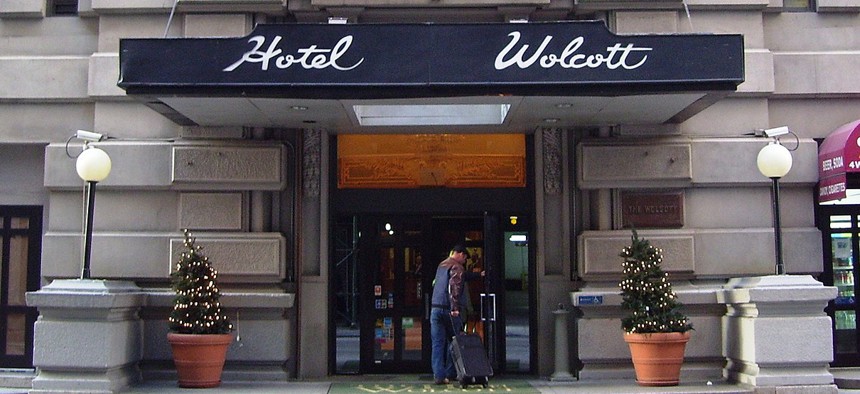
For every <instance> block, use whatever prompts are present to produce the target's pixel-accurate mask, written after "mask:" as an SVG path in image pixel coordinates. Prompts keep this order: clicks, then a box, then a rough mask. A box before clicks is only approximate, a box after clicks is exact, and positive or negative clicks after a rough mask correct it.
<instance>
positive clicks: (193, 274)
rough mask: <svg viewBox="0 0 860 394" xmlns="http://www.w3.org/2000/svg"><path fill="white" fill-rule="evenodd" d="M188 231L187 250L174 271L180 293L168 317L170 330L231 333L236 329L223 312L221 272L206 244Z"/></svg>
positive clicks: (172, 277)
mask: <svg viewBox="0 0 860 394" xmlns="http://www.w3.org/2000/svg"><path fill="white" fill-rule="evenodd" d="M183 233H184V234H185V241H184V246H185V249H186V250H185V251H184V252H182V257H181V258H180V259H179V262H177V263H176V271H174V272H173V273H171V274H170V279H171V286H172V288H173V291H174V292H175V293H176V296H175V297H174V298H173V311H172V312H171V313H170V318H169V319H168V322H169V325H170V330H171V331H173V332H176V333H180V334H227V333H229V332H230V331H232V330H233V325H232V324H231V323H230V319H229V318H227V316H225V315H224V314H222V312H221V302H220V301H219V298H220V297H221V293H220V291H219V290H218V285H217V279H218V272H217V271H216V270H215V268H213V267H212V264H211V263H210V262H209V258H208V257H206V256H204V255H203V253H202V249H203V247H202V246H199V245H195V238H193V237H192V236H191V232H190V231H189V230H188V229H185V230H183Z"/></svg>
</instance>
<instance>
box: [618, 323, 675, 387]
mask: <svg viewBox="0 0 860 394" xmlns="http://www.w3.org/2000/svg"><path fill="white" fill-rule="evenodd" d="M689 340H690V332H689V331H687V332H684V333H680V332H667V333H650V334H627V333H625V334H624V341H625V342H627V344H628V345H629V346H630V355H631V356H632V357H633V368H634V369H635V370H636V382H637V383H639V385H640V386H677V385H678V382H679V381H680V376H681V364H682V363H683V362H684V349H685V348H686V346H687V341H689Z"/></svg>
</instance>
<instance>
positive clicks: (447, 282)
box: [430, 245, 483, 384]
mask: <svg viewBox="0 0 860 394" xmlns="http://www.w3.org/2000/svg"><path fill="white" fill-rule="evenodd" d="M468 258H469V251H468V250H466V248H465V247H464V246H463V245H457V246H454V248H452V249H451V253H450V254H449V256H448V258H447V259H445V260H443V261H442V262H441V263H439V266H438V267H437V268H436V278H435V279H434V281H433V297H432V298H431V309H430V338H431V340H432V352H431V364H432V366H433V379H434V380H435V383H436V384H448V382H449V379H450V378H453V377H455V376H456V375H457V373H456V370H455V369H454V362H453V360H452V359H451V354H450V352H449V350H448V346H449V344H450V342H451V337H452V336H454V335H455V333H456V332H460V331H462V330H463V320H462V318H461V317H460V310H462V309H463V308H465V307H466V306H465V293H464V291H463V283H464V281H465V280H467V279H472V275H469V277H468V278H467V273H466V269H465V267H464V263H465V262H466V259H468ZM474 275H476V276H483V272H481V274H480V275H478V274H474Z"/></svg>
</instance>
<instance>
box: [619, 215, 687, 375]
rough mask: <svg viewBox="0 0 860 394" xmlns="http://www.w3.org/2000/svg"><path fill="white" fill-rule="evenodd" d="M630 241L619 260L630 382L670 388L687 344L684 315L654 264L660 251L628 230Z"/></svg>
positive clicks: (658, 258)
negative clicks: (631, 369) (633, 378)
mask: <svg viewBox="0 0 860 394" xmlns="http://www.w3.org/2000/svg"><path fill="white" fill-rule="evenodd" d="M631 239H632V242H631V245H630V246H627V247H625V248H624V249H623V250H622V251H621V254H620V256H621V257H622V258H623V259H624V261H623V274H624V278H623V279H622V280H621V282H620V283H619V286H620V287H621V296H622V302H621V307H622V308H624V309H625V310H626V311H627V312H628V314H627V315H626V316H625V317H624V318H622V319H621V327H622V328H623V329H624V340H625V341H626V342H627V344H628V345H629V347H630V353H631V356H632V358H633V367H634V369H635V370H636V381H637V383H639V384H640V385H642V386H674V385H677V384H678V382H679V380H680V379H679V377H680V374H681V364H682V362H683V361H684V350H685V347H686V344H687V341H689V339H690V330H692V329H693V325H692V324H690V321H689V319H688V318H687V316H685V315H684V314H682V313H681V312H680V311H679V308H680V307H681V304H680V303H679V302H678V301H677V299H676V297H675V292H674V291H673V290H672V284H671V283H670V282H669V279H668V274H667V273H665V272H663V270H662V268H661V267H660V263H661V262H662V260H663V256H662V254H663V251H662V250H661V249H659V248H656V247H654V246H652V245H651V244H650V242H648V240H646V239H643V238H639V236H638V234H637V233H636V230H633V236H632V237H631Z"/></svg>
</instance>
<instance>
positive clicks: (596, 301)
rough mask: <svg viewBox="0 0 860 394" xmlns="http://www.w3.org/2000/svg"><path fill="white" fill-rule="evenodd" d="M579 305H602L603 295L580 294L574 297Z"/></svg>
mask: <svg viewBox="0 0 860 394" xmlns="http://www.w3.org/2000/svg"><path fill="white" fill-rule="evenodd" d="M576 300H577V301H578V304H579V305H603V296H599V295H581V296H578V297H577V298H576Z"/></svg>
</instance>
